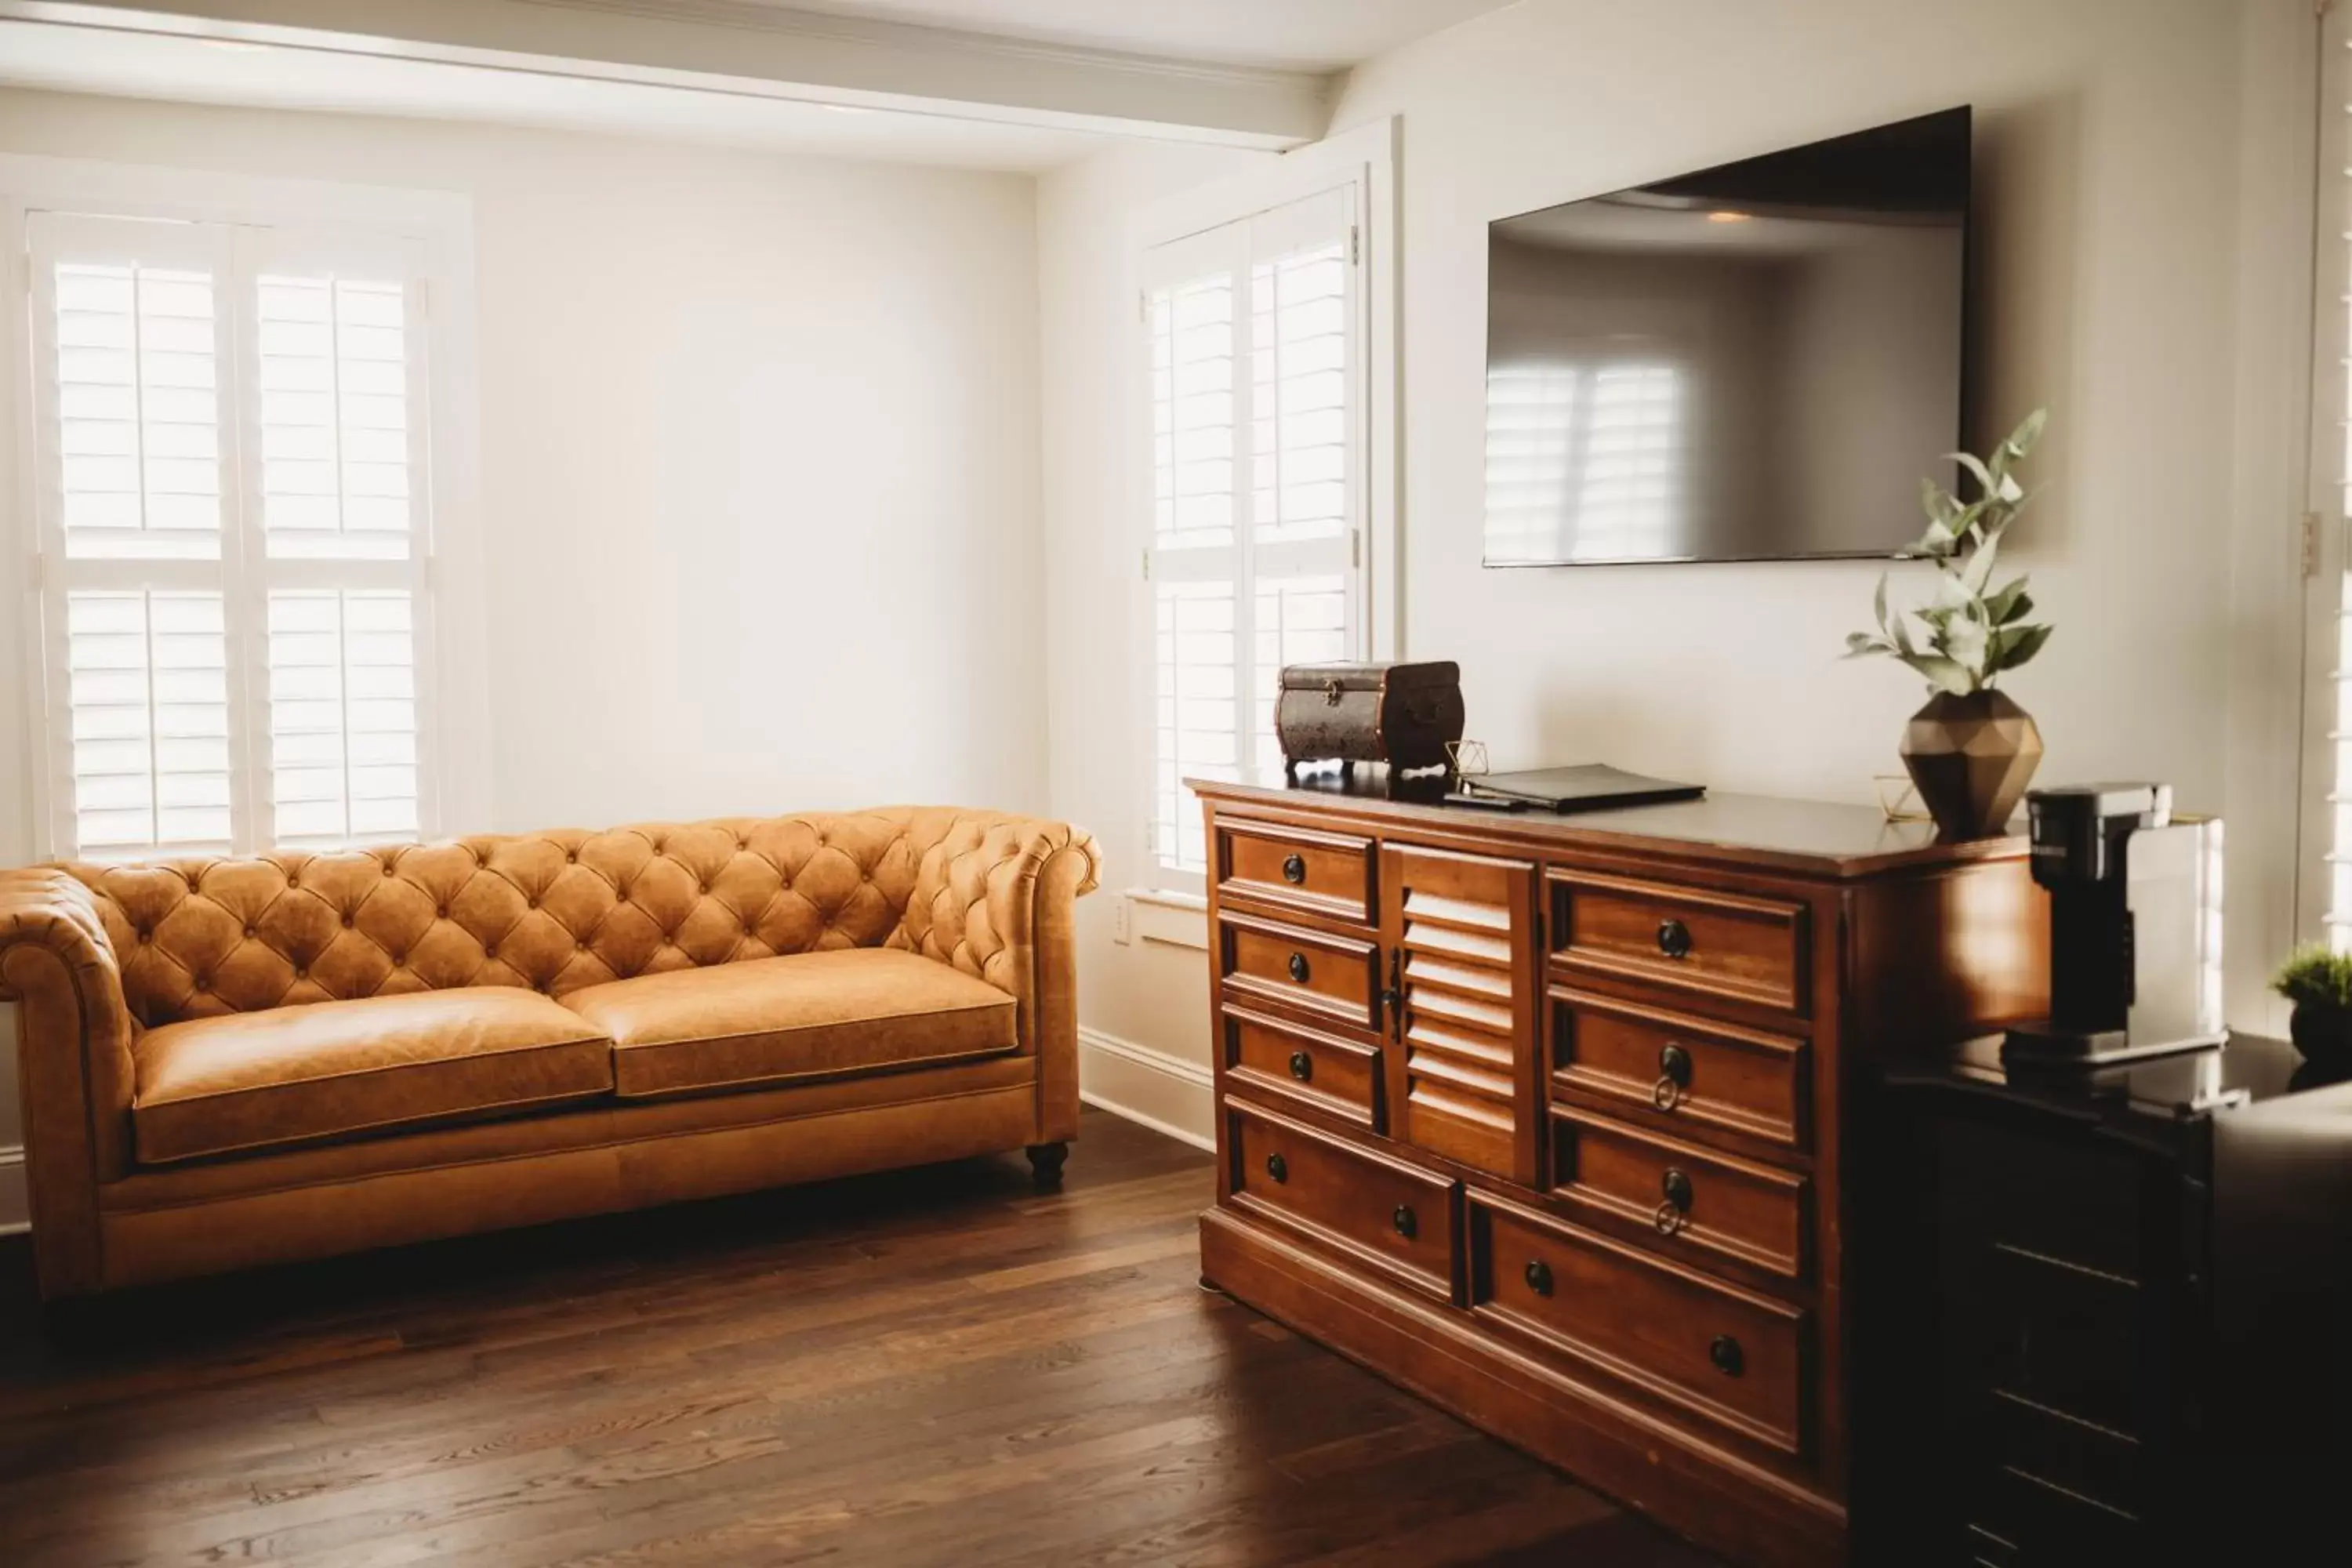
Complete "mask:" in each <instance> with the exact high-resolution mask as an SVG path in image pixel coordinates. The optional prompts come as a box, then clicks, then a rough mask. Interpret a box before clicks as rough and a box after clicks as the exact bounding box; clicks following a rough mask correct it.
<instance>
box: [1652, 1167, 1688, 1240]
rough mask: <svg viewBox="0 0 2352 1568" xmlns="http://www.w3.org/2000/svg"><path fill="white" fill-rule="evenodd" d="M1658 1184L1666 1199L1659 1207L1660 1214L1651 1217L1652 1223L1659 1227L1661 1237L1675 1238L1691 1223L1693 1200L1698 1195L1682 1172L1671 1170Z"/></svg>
mask: <svg viewBox="0 0 2352 1568" xmlns="http://www.w3.org/2000/svg"><path fill="white" fill-rule="evenodd" d="M1659 1186H1660V1187H1661V1188H1662V1189H1663V1190H1664V1193H1665V1197H1664V1200H1663V1201H1662V1202H1661V1203H1660V1204H1659V1205H1658V1212H1657V1213H1656V1214H1654V1215H1651V1216H1650V1219H1651V1223H1652V1224H1654V1225H1655V1226H1657V1227H1658V1234H1659V1235H1660V1236H1673V1235H1675V1233H1676V1232H1678V1231H1680V1230H1681V1229H1682V1228H1683V1226H1685V1225H1688V1224H1689V1223H1690V1206H1691V1199H1692V1198H1693V1197H1694V1196H1695V1195H1696V1194H1695V1193H1694V1192H1693V1189H1692V1187H1691V1179H1690V1177H1689V1176H1688V1175H1686V1174H1685V1173H1683V1172H1681V1171H1676V1170H1672V1169H1669V1170H1668V1171H1667V1172H1666V1173H1665V1177H1664V1180H1663V1181H1661V1182H1660V1183H1659Z"/></svg>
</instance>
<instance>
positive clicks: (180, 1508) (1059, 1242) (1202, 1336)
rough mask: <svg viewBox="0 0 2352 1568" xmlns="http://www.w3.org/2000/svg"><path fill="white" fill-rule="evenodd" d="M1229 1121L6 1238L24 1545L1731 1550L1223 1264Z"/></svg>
mask: <svg viewBox="0 0 2352 1568" xmlns="http://www.w3.org/2000/svg"><path fill="white" fill-rule="evenodd" d="M1210 1191H1211V1181H1210V1163H1209V1159H1208V1156H1206V1155H1204V1154H1202V1153H1200V1152H1197V1151H1195V1150H1192V1149H1190V1148H1187V1147H1185V1146H1184V1145H1182V1144H1181V1143H1177V1142H1173V1141H1172V1140H1170V1139H1167V1138H1163V1137H1160V1136H1159V1135H1158V1134H1156V1133H1152V1132H1150V1131H1146V1130H1144V1129H1142V1128H1139V1127H1137V1126H1134V1125H1132V1124H1131V1123H1128V1122H1124V1121H1118V1120H1115V1119H1113V1118H1111V1117H1108V1116H1104V1115H1100V1114H1097V1113H1094V1112H1089V1113H1088V1114H1087V1118H1086V1122H1085V1130H1084V1132H1083V1134H1082V1135H1081V1138H1080V1140H1079V1142H1078V1144H1077V1146H1076V1148H1075V1149H1074V1150H1073V1151H1072V1155H1071V1160H1070V1166H1069V1174H1068V1182H1067V1184H1066V1186H1065V1188H1064V1189H1063V1190H1062V1191H1061V1192H1060V1193H1057V1194H1045V1195H1040V1194H1035V1193H1033V1192H1032V1191H1031V1189H1030V1185H1029V1181H1028V1172H1027V1168H1026V1166H1025V1165H1024V1163H1022V1161H1021V1159H1020V1157H1019V1156H1018V1155H1013V1156H1010V1157H1007V1158H1004V1159H998V1160H982V1161H971V1162H966V1163H959V1164H953V1165H940V1166H932V1167H929V1168H927V1169H924V1170H919V1171H907V1172H898V1173H891V1174H887V1175H881V1176H873V1177H866V1178H861V1179H858V1180H855V1181H846V1182H835V1183H829V1184H824V1185H822V1186H813V1187H803V1188H798V1189H793V1190H790V1191H785V1192H779V1193H772V1194H758V1195H756V1196H752V1197H748V1198H741V1199H730V1200H727V1201H724V1202H718V1203H708V1204H698V1205H688V1206H684V1207H680V1208H674V1209H667V1210H663V1211H660V1212H657V1213H653V1214H645V1215H618V1216H614V1217H611V1218H606V1219H598V1220H588V1221H582V1222H580V1223H578V1224H572V1225H562V1226H546V1227H543V1228H541V1229H536V1230H530V1231H523V1232H513V1233H508V1234H505V1235H500V1236H494V1237H471V1238H468V1239H466V1240H461V1241H452V1242H444V1243H437V1244H435V1245H433V1246H429V1247H406V1248H402V1249H399V1250H395V1251H390V1252H382V1253H376V1254H373V1255H370V1256H366V1257H362V1258H348V1259H338V1260H334V1261H331V1262H326V1263H318V1264H307V1265H303V1266H300V1267H296V1268H279V1269H272V1270H268V1271H266V1272H260V1273H253V1274H246V1275H241V1276H235V1277H231V1278H227V1279H212V1280H204V1281H199V1282H195V1283H192V1284H187V1285H181V1286H173V1287H170V1288H167V1289H152V1290H143V1291H138V1292H132V1293H128V1294H125V1295H122V1296H120V1297H115V1298H110V1299H107V1300H101V1301H100V1302H97V1303H95V1304H89V1305H80V1306H77V1307H75V1308H73V1309H72V1310H69V1311H67V1312H64V1313H60V1314H51V1315H49V1316H47V1317H45V1316H44V1314H43V1313H42V1312H41V1310H40V1309H39V1307H38V1306H37V1303H36V1301H35V1300H34V1297H33V1289H32V1282H31V1263H30V1254H29V1250H28V1248H27V1247H26V1244H25V1241H24V1238H22V1237H10V1238H7V1239H5V1241H0V1563H5V1564H7V1565H8V1568H52V1565H71V1568H85V1565H96V1564H121V1565H125V1568H129V1565H133V1564H136V1565H139V1568H160V1565H166V1564H169V1565H179V1564H197V1563H222V1562H227V1561H236V1560H254V1559H269V1560H272V1561H277V1562H284V1563H291V1564H298V1565H301V1568H392V1565H394V1564H403V1563H435V1564H439V1565H446V1568H558V1565H581V1564H598V1565H612V1568H619V1565H622V1564H648V1565H650V1564H688V1563H854V1564H861V1565H863V1564H883V1565H892V1564H900V1563H910V1564H924V1563H954V1564H957V1565H959V1568H980V1565H985V1564H999V1563H1004V1564H1010V1563H1038V1564H1053V1565H1055V1568H1088V1565H1091V1568H1109V1565H1112V1564H1124V1563H1132V1564H1160V1563H1198V1564H1257V1563H1317V1564H1327V1565H1330V1568H1339V1565H1342V1564H1345V1565H1349V1568H1373V1565H1385V1564H1417V1563H1430V1564H1437V1563H1454V1564H1474V1563H1476V1564H1510V1565H1513V1568H1519V1565H1528V1568H1532V1565H1534V1564H1538V1563H1541V1564H1554V1563H1558V1564H1572V1565H1574V1568H1709V1564H1708V1560H1707V1559H1706V1558H1703V1557H1702V1556H1700V1555H1699V1554H1698V1553H1696V1552H1694V1551H1692V1550H1691V1549H1690V1548H1688V1547H1686V1546H1684V1545H1682V1544H1681V1543H1679V1542H1675V1541H1674V1540H1673V1539H1671V1538H1669V1537H1667V1536H1665V1535H1664V1534H1663V1533H1661V1532H1659V1531H1656V1530H1654V1529H1653V1528H1652V1527H1651V1526H1649V1525H1648V1524H1647V1523H1645V1522H1643V1521H1641V1520H1639V1519H1636V1518H1633V1517H1631V1516H1629V1515H1626V1514H1624V1513H1622V1512H1621V1511H1620V1510H1617V1509H1616V1508H1614V1507H1613V1506H1612V1505H1611V1504H1610V1503H1608V1502H1607V1501H1606V1500H1602V1499H1601V1498H1600V1497H1597V1496H1596V1495H1594V1494H1593V1493H1591V1492H1590V1491H1588V1490H1586V1489H1583V1488H1582V1487H1580V1486H1578V1485H1576V1484H1575V1483H1574V1482H1572V1481H1570V1480H1569V1479H1566V1478H1564V1477H1562V1476H1560V1475H1559V1474H1557V1473H1556V1472H1554V1471H1551V1470H1549V1469H1547V1468H1544V1467H1543V1466H1541V1465H1538V1464H1537V1463H1536V1462H1535V1461H1533V1460H1531V1459H1529V1458H1527V1457H1525V1456H1524V1455H1521V1454H1519V1453H1517V1451H1515V1450H1513V1449H1511V1448H1509V1447H1505V1446H1504V1445H1502V1444H1500V1443H1496V1442H1494V1441H1491V1440H1489V1439H1487V1438H1486V1437H1484V1436H1480V1435H1479V1434H1477V1433H1475V1432H1474V1431H1472V1430H1470V1429H1469V1428H1468V1427H1466V1426H1462V1425H1461V1424H1459V1423H1458V1422H1455V1421H1454V1420H1452V1419H1450V1418H1449V1417H1447V1416H1444V1415H1440V1414H1439V1413H1438V1412H1436V1411H1434V1410H1433V1409H1431V1408H1429V1407H1428V1406H1427V1405H1423V1404H1421V1403H1420V1402H1419V1401H1417V1400H1415V1399H1413V1398H1412V1397H1410V1396H1408V1395H1406V1394H1402V1393H1400V1392H1398V1391H1397V1390H1395V1389H1393V1388H1391V1387H1390V1386H1389V1385H1388V1384H1384V1383H1382V1382H1381V1381H1380V1380H1379V1379H1378V1378H1376V1377H1374V1376H1372V1375H1371V1374H1370V1373H1366V1372H1364V1371H1362V1370H1361V1369H1360V1368H1358V1367H1356V1366H1354V1365H1353V1364H1351V1363H1348V1362H1346V1361H1343V1360H1341V1359H1340V1358H1339V1357H1338V1356H1335V1355H1332V1354H1330V1353H1329V1352H1325V1351H1323V1350H1320V1349H1318V1348H1317V1347H1316V1346H1315V1345H1313V1344H1311V1343H1309V1342H1306V1341H1304V1340H1302V1339H1300V1338H1298V1337H1297V1335H1294V1334H1292V1333H1290V1332H1289V1331H1286V1330H1285V1329H1283V1328H1281V1327H1280V1326H1279V1325H1277V1324H1276V1323H1273V1322H1271V1321H1267V1320H1266V1319H1265V1318H1262V1317H1260V1316H1258V1315H1257V1314H1256V1313H1255V1312H1252V1311H1250V1310H1247V1309H1246V1308H1244V1307H1240V1306H1236V1305H1235V1304H1234V1303H1233V1302H1231V1301H1229V1300H1225V1299H1224V1298H1223V1297H1222V1296H1217V1295H1213V1294H1210V1293H1207V1292H1204V1291H1202V1290H1200V1289H1197V1288H1196V1286H1195V1284H1194V1280H1195V1279H1196V1277H1197V1275H1198V1272H1199V1255H1198V1251H1197V1247H1196V1243H1195V1237H1194V1231H1193V1219H1194V1216H1195V1215H1197V1214H1198V1213H1199V1212H1200V1209H1201V1207H1202V1205H1204V1204H1205V1203H1206V1202H1207V1201H1208V1200H1209V1197H1210Z"/></svg>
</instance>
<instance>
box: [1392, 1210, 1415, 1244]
mask: <svg viewBox="0 0 2352 1568" xmlns="http://www.w3.org/2000/svg"><path fill="white" fill-rule="evenodd" d="M1389 1223H1390V1224H1391V1225H1393V1226H1396V1233H1397V1234H1398V1235H1399V1236H1401V1237H1404V1238H1405V1239H1406V1240H1407V1241H1411V1240H1412V1238H1413V1236H1414V1235H1415V1233H1417V1232H1418V1231H1419V1230H1420V1229H1421V1221H1420V1220H1418V1219H1416V1218H1414V1217H1413V1212H1412V1209H1411V1208H1410V1207H1408V1206H1407V1205H1403V1204H1399V1205H1397V1206H1396V1213H1394V1214H1392V1215H1389Z"/></svg>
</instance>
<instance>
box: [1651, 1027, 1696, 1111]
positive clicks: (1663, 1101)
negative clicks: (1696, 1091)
mask: <svg viewBox="0 0 2352 1568" xmlns="http://www.w3.org/2000/svg"><path fill="white" fill-rule="evenodd" d="M1690 1080H1691V1056H1690V1052H1688V1051H1687V1050H1685V1049H1684V1048H1683V1047H1680V1046H1678V1045H1675V1043H1674V1042H1673V1041H1671V1040H1669V1041H1667V1042H1666V1043H1665V1044H1664V1045H1663V1046H1660V1047H1658V1081H1657V1082H1656V1083H1655V1084H1654V1085H1652V1086H1651V1089H1650V1103H1651V1104H1653V1105H1654V1106H1656V1107H1657V1108H1658V1109H1659V1110H1673V1109H1674V1108H1675V1106H1677V1105H1680V1104H1681V1103H1682V1099H1683V1091H1684V1090H1685V1089H1689V1088H1690Z"/></svg>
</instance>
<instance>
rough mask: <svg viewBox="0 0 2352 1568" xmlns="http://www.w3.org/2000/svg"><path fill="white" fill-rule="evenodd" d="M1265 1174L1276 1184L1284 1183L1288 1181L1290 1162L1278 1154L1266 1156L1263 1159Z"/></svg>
mask: <svg viewBox="0 0 2352 1568" xmlns="http://www.w3.org/2000/svg"><path fill="white" fill-rule="evenodd" d="M1265 1173H1266V1174H1267V1175H1269V1176H1272V1177H1273V1178H1274V1179H1275V1180H1276V1182H1286V1181H1288V1180H1290V1162H1289V1161H1287V1160H1286V1159H1284V1158H1283V1157H1282V1156H1281V1155H1279V1154H1268V1155H1267V1156H1266V1157H1265Z"/></svg>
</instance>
